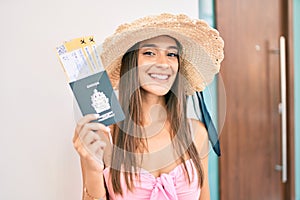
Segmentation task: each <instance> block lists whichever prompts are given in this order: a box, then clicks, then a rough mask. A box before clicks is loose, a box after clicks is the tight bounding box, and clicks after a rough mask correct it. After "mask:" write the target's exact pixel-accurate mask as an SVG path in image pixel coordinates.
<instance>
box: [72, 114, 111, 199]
mask: <svg viewBox="0 0 300 200" xmlns="http://www.w3.org/2000/svg"><path fill="white" fill-rule="evenodd" d="M95 119H97V116H96V115H86V116H84V117H83V118H82V119H80V120H79V121H78V123H77V126H76V129H75V134H74V138H73V144H74V147H75V149H76V151H77V152H78V154H79V156H80V162H81V169H82V177H83V196H82V199H83V200H95V199H101V198H102V199H105V196H106V191H105V185H104V180H103V168H104V164H103V152H104V148H105V146H106V142H104V140H103V137H100V136H101V135H102V136H104V135H107V134H109V129H108V128H107V127H105V126H104V125H103V124H99V123H91V121H92V120H95Z"/></svg>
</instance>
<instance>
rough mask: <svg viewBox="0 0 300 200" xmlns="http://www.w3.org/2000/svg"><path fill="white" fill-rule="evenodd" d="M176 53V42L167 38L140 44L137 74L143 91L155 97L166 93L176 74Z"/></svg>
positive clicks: (159, 37) (156, 38) (177, 50)
mask: <svg viewBox="0 0 300 200" xmlns="http://www.w3.org/2000/svg"><path fill="white" fill-rule="evenodd" d="M178 53H179V49H178V47H177V44H176V41H175V40H174V39H173V38H171V37H168V36H158V37H155V38H151V39H149V40H145V41H142V42H140V44H139V51H138V73H139V81H140V85H141V87H142V88H143V89H144V90H145V91H147V92H149V93H152V94H155V95H157V96H163V95H165V94H167V93H168V91H169V90H170V89H171V87H172V85H173V83H174V80H175V78H176V75H177V72H178Z"/></svg>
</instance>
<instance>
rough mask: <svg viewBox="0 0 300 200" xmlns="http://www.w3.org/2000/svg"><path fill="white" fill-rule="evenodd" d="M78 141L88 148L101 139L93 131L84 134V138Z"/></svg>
mask: <svg viewBox="0 0 300 200" xmlns="http://www.w3.org/2000/svg"><path fill="white" fill-rule="evenodd" d="M80 139H81V140H82V142H83V144H84V145H86V146H89V145H91V144H93V143H94V142H95V141H97V140H100V139H101V138H100V136H99V135H98V134H96V133H95V132H94V131H88V132H86V134H85V135H84V137H80Z"/></svg>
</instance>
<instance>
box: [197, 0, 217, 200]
mask: <svg viewBox="0 0 300 200" xmlns="http://www.w3.org/2000/svg"><path fill="white" fill-rule="evenodd" d="M199 18H200V19H204V20H205V21H207V22H208V23H209V24H210V25H211V26H214V1H213V0H199ZM203 93H204V98H205V103H206V105H207V107H208V110H209V112H210V113H211V114H212V117H213V120H214V123H215V124H218V121H217V120H218V117H217V116H218V115H217V113H218V110H217V105H218V102H217V99H218V98H217V83H216V80H215V81H214V82H213V83H212V84H210V85H209V86H208V87H207V88H206V89H205V90H204V92H203ZM208 165H209V168H208V176H209V185H210V199H211V200H218V199H219V168H218V156H217V155H216V154H215V153H214V152H213V151H211V152H210V154H209V163H208Z"/></svg>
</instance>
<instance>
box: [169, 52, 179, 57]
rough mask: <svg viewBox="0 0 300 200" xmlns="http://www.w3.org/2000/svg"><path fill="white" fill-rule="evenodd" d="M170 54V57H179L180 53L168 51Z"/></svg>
mask: <svg viewBox="0 0 300 200" xmlns="http://www.w3.org/2000/svg"><path fill="white" fill-rule="evenodd" d="M168 56H169V57H176V58H177V57H178V54H177V53H168Z"/></svg>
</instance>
